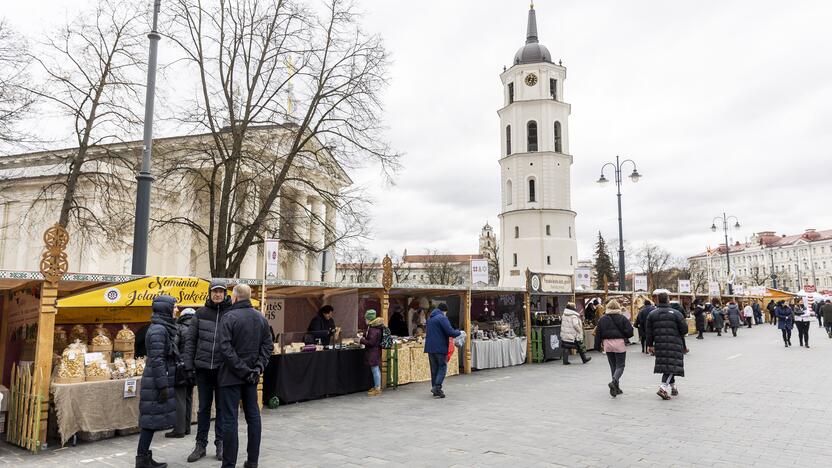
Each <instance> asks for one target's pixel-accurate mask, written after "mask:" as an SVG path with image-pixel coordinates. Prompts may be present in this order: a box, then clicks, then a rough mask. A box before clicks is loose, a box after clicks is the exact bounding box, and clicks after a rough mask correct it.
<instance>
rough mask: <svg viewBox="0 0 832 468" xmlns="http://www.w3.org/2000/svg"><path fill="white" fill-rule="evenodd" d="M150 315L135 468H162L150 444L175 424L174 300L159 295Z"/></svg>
mask: <svg viewBox="0 0 832 468" xmlns="http://www.w3.org/2000/svg"><path fill="white" fill-rule="evenodd" d="M151 308H152V309H153V315H152V316H151V317H150V326H149V327H148V328H147V335H145V347H146V348H147V364H146V365H145V367H144V372H142V388H141V391H140V392H139V430H140V432H139V445H138V447H137V448H136V468H165V467H166V466H168V465H167V463H159V462H157V461H155V460H154V459H153V452H151V451H150V443H151V442H153V434H155V433H156V431H161V430H165V429H170V428H172V427H173V426H174V424H176V399H175V398H174V396H173V380H174V373H175V372H176V356H177V355H178V351H177V349H176V333H177V331H176V323H175V322H174V319H173V313H174V310H175V309H176V299H174V298H172V297H171V296H165V295H162V296H159V297H157V298H156V299H154V300H153V304H152V306H151Z"/></svg>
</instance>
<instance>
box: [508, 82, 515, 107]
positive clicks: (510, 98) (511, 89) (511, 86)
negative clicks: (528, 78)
mask: <svg viewBox="0 0 832 468" xmlns="http://www.w3.org/2000/svg"><path fill="white" fill-rule="evenodd" d="M512 102H514V83H509V84H508V103H509V104H511V103H512Z"/></svg>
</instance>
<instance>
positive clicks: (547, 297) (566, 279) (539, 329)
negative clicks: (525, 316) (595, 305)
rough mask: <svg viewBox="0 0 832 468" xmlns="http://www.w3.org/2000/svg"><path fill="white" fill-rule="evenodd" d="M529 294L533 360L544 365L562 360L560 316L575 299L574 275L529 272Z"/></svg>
mask: <svg viewBox="0 0 832 468" xmlns="http://www.w3.org/2000/svg"><path fill="white" fill-rule="evenodd" d="M526 283H527V287H528V292H529V314H530V317H529V320H530V322H531V324H532V327H531V333H530V335H531V336H530V348H531V359H532V361H533V362H545V361H549V360H552V359H560V358H561V357H562V356H561V354H562V353H563V348H562V346H561V341H560V324H561V315H562V314H563V310H564V309H565V308H566V304H567V303H569V302H571V301H573V300H574V299H575V289H574V278H573V277H572V276H571V275H556V274H546V273H531V272H528V273H527V281H526Z"/></svg>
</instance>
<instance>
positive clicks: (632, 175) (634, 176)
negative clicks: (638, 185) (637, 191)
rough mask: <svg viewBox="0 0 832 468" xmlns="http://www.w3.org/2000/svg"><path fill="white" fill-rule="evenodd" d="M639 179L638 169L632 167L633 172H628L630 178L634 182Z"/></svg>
mask: <svg viewBox="0 0 832 468" xmlns="http://www.w3.org/2000/svg"><path fill="white" fill-rule="evenodd" d="M639 179H641V174H639V173H638V169H633V173H632V174H630V180H632V181H633V182H634V183H635V182H638V180H639Z"/></svg>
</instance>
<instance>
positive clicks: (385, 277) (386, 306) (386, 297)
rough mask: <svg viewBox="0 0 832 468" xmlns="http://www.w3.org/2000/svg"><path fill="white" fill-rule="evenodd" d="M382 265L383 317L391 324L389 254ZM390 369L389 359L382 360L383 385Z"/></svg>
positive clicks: (391, 268) (391, 273)
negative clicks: (388, 366) (388, 365)
mask: <svg viewBox="0 0 832 468" xmlns="http://www.w3.org/2000/svg"><path fill="white" fill-rule="evenodd" d="M381 266H382V268H383V271H382V274H381V288H382V293H381V317H382V319H384V325H387V326H389V325H390V288H392V287H393V261H392V260H390V256H389V255H385V256H384V260H382V261H381ZM392 352H393V350H390V349H388V350H387V354H388V356H389V355H390V354H391V353H392ZM388 371H389V369H388V368H387V359H382V360H381V382H382V385H385V386H386V383H387V372H388Z"/></svg>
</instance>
